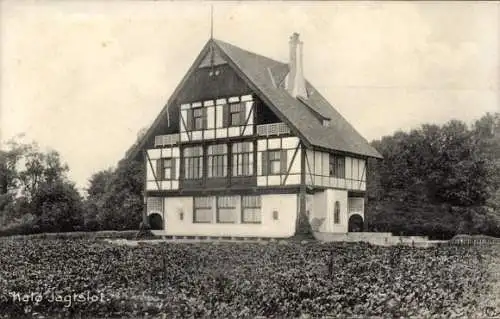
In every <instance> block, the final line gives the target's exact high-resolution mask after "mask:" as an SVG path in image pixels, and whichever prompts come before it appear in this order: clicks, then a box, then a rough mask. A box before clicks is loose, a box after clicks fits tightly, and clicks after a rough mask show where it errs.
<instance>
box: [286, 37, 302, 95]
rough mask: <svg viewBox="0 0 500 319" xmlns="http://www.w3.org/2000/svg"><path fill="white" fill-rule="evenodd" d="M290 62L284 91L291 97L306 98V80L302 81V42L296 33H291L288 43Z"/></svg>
mask: <svg viewBox="0 0 500 319" xmlns="http://www.w3.org/2000/svg"><path fill="white" fill-rule="evenodd" d="M289 45H290V60H289V62H288V68H289V70H290V71H289V73H288V75H287V79H286V90H287V91H288V93H290V94H291V95H292V96H293V97H297V96H302V97H304V98H307V91H306V80H305V79H304V68H303V64H302V61H303V59H302V46H303V42H302V41H300V39H299V34H298V33H296V32H295V33H293V34H292V36H291V37H290V41H289Z"/></svg>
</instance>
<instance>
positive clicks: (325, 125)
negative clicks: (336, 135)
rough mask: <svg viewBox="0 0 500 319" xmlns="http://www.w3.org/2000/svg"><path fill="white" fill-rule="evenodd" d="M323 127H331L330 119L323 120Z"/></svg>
mask: <svg viewBox="0 0 500 319" xmlns="http://www.w3.org/2000/svg"><path fill="white" fill-rule="evenodd" d="M323 126H324V127H329V126H330V120H329V119H323Z"/></svg>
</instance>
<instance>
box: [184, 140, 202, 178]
mask: <svg viewBox="0 0 500 319" xmlns="http://www.w3.org/2000/svg"><path fill="white" fill-rule="evenodd" d="M194 148H200V146H191V147H186V148H185V149H184V171H185V173H184V179H188V180H200V179H202V178H203V153H204V152H203V148H202V147H201V154H199V155H187V154H186V153H187V150H189V149H194ZM195 173H198V174H195ZM195 175H197V176H195Z"/></svg>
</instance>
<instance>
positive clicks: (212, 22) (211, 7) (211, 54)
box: [210, 4, 214, 73]
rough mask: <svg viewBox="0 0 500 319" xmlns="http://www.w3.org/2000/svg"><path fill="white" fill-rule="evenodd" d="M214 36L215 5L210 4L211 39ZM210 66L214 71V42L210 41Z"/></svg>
mask: <svg viewBox="0 0 500 319" xmlns="http://www.w3.org/2000/svg"><path fill="white" fill-rule="evenodd" d="M213 38H214V5H213V4H210V40H213ZM210 67H211V69H212V73H213V71H214V44H213V43H210Z"/></svg>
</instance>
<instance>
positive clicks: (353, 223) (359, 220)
mask: <svg viewBox="0 0 500 319" xmlns="http://www.w3.org/2000/svg"><path fill="white" fill-rule="evenodd" d="M347 228H348V231H349V232H362V231H363V217H361V216H360V215H358V214H353V215H351V217H349V223H348V226H347Z"/></svg>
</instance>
